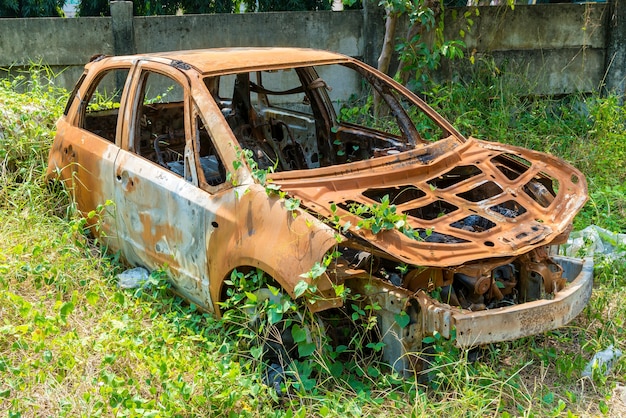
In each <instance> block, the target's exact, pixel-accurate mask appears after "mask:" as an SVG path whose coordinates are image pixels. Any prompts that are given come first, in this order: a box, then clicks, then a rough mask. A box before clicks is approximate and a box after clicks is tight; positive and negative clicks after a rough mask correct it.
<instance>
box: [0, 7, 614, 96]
mask: <svg viewBox="0 0 626 418" xmlns="http://www.w3.org/2000/svg"><path fill="white" fill-rule="evenodd" d="M114 5H115V7H112V14H113V17H101V18H72V19H63V18H35V19H0V68H7V67H10V66H13V67H14V68H17V67H20V66H28V64H29V63H30V62H32V61H34V62H39V61H41V62H44V63H47V64H48V65H50V66H52V68H53V69H54V70H56V71H60V70H62V69H65V68H67V69H66V70H65V71H64V73H63V74H62V76H61V78H60V83H61V84H62V85H64V86H65V87H68V88H69V87H71V86H72V85H73V82H74V80H75V79H76V78H77V77H78V75H79V74H80V72H81V71H82V65H83V64H84V63H85V62H86V61H87V60H88V59H89V57H90V56H91V55H93V54H96V53H105V54H118V55H119V54H127V53H135V52H154V51H165V50H175V49H191V48H208V47H218V46H302V47H313V48H321V49H328V50H332V51H338V52H341V53H344V54H347V55H351V56H355V57H359V58H361V59H363V60H364V61H365V62H367V63H369V64H374V65H375V63H376V58H377V55H378V53H379V51H380V45H381V42H382V36H383V33H384V19H383V17H384V16H383V14H382V11H381V10H380V8H379V7H376V6H375V5H374V3H368V5H367V6H366V8H365V10H358V11H343V12H331V11H327V12H326V11H324V12H282V13H249V14H219V15H186V16H152V17H134V18H133V17H132V15H131V13H132V9H131V7H130V3H129V2H115V3H114ZM609 9H610V7H609V5H607V4H598V3H589V4H542V5H533V6H524V5H516V6H515V9H514V10H511V9H510V8H506V7H480V8H479V12H480V13H479V15H478V16H475V15H473V16H472V19H473V20H474V25H473V27H472V29H471V32H469V33H468V35H467V36H466V39H465V42H466V44H467V47H468V51H467V53H466V57H467V56H469V55H471V54H472V53H473V54H474V56H475V57H477V58H480V57H481V56H484V55H485V54H489V55H490V56H493V57H494V59H495V60H496V63H497V64H498V65H500V66H505V68H507V69H508V70H513V71H515V72H516V73H517V74H521V73H524V74H528V75H529V76H530V77H531V78H532V77H534V79H535V80H536V82H535V86H534V91H535V92H537V93H569V92H573V91H593V90H596V89H598V87H599V86H600V85H601V84H602V81H603V80H604V79H605V76H606V71H605V68H607V66H608V64H607V62H608V61H609V60H608V59H607V48H608V47H607V39H609V40H610V39H611V36H609V35H610V33H609V23H610V19H609V15H610V14H611V13H610V12H609ZM466 10H470V9H466V8H459V9H454V10H453V9H448V10H447V11H446V13H447V15H446V33H447V37H448V38H449V39H456V38H458V33H459V30H460V29H461V28H463V27H464V25H465V23H464V21H463V19H454V18H453V15H458V16H462V15H463V12H465V11H466ZM472 10H473V9H472ZM625 23H626V22H625ZM621 27H622V28H626V25H625V24H622V25H621ZM612 30H614V29H612ZM620 45H622V46H619V45H618V49H619V48H622V49H624V48H626V46H624V45H623V43H622V44H620ZM614 46H615V45H614ZM472 51H473V52H472ZM617 64H620V63H617ZM613 67H614V68H621V67H622V65H616V63H613ZM469 69H471V64H469V62H468V61H467V59H465V60H463V61H462V62H459V63H457V64H455V65H454V66H448V67H446V68H444V70H443V71H442V73H441V76H442V77H453V76H456V75H458V74H461V75H463V74H464V73H467V72H468V70H469Z"/></svg>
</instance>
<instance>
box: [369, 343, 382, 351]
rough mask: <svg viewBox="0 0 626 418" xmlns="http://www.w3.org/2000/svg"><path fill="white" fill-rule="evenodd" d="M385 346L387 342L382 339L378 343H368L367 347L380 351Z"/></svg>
mask: <svg viewBox="0 0 626 418" xmlns="http://www.w3.org/2000/svg"><path fill="white" fill-rule="evenodd" d="M384 347H385V343H384V342H382V341H379V342H377V343H368V344H367V348H371V349H372V350H374V351H375V352H379V351H380V350H382V349H383V348H384Z"/></svg>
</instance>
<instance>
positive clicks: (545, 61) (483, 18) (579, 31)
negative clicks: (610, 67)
mask: <svg viewBox="0 0 626 418" xmlns="http://www.w3.org/2000/svg"><path fill="white" fill-rule="evenodd" d="M459 14H460V13H459ZM609 14H610V13H609V5H608V4H606V3H586V4H543V5H516V6H515V9H514V10H511V9H510V8H500V7H481V8H480V14H479V16H474V15H473V16H472V19H473V20H474V25H473V26H472V28H471V32H469V34H468V35H467V36H466V38H465V43H466V45H467V52H468V54H470V55H471V54H472V51H475V52H474V57H475V59H476V60H480V58H481V57H484V56H485V55H486V54H488V55H489V56H490V57H493V59H494V61H495V63H496V64H497V65H498V66H499V67H500V68H504V69H505V70H506V71H507V72H508V73H510V74H513V75H515V76H517V75H522V76H523V78H525V79H527V80H528V81H529V82H530V83H531V85H532V87H533V89H534V92H537V93H551V94H561V93H571V92H575V91H584V92H589V91H595V90H598V89H599V88H601V87H602V84H603V81H604V78H605V75H606V74H605V66H606V56H607V54H606V50H607V28H608V17H609ZM463 25H464V19H462V18H460V19H453V18H452V13H451V12H448V16H446V33H447V36H448V37H450V38H451V39H454V35H455V34H457V33H458V32H459V30H461V29H462V28H463ZM469 70H471V68H468V63H467V62H465V63H463V64H461V65H456V66H454V67H453V68H452V69H448V71H452V72H456V73H461V74H463V73H464V72H468V71H469Z"/></svg>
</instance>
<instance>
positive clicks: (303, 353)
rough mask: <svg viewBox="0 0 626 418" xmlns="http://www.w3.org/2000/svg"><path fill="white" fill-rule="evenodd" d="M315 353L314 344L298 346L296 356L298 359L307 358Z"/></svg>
mask: <svg viewBox="0 0 626 418" xmlns="http://www.w3.org/2000/svg"><path fill="white" fill-rule="evenodd" d="M313 352H315V343H300V344H298V354H299V355H300V357H308V356H310V355H311V354H313Z"/></svg>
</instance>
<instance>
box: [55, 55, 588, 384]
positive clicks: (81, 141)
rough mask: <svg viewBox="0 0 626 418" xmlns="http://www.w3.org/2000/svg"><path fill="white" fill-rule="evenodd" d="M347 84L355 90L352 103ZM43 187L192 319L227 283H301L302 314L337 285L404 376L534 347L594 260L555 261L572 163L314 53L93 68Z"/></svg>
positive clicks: (329, 303)
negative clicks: (65, 197)
mask: <svg viewBox="0 0 626 418" xmlns="http://www.w3.org/2000/svg"><path fill="white" fill-rule="evenodd" d="M344 71H345V73H344ZM320 74H323V75H324V77H322V76H320ZM353 76H354V79H352V78H350V77H353ZM328 80H331V81H332V83H330V84H332V88H331V85H329V81H328ZM355 80H356V81H355ZM285 83H286V84H287V85H288V87H289V88H286V87H283V84H285ZM346 85H348V86H349V87H355V88H356V90H358V91H359V93H360V97H359V98H358V100H357V101H354V103H352V104H353V105H352V106H350V105H349V102H350V100H353V99H354V98H353V97H351V96H350V94H349V93H350V88H346ZM277 86H278V87H277ZM363 86H365V87H363ZM279 87H280V88H279ZM333 89H334V90H333ZM359 89H362V90H359ZM368 89H369V90H368ZM229 91H230V92H232V95H230V94H229ZM225 92H226V93H225ZM331 95H332V97H331ZM252 97H254V98H255V100H253V99H252ZM381 106H382V107H381ZM363 121H366V123H362V122H363ZM416 123H419V126H418V125H416ZM47 177H48V178H49V179H53V178H57V179H60V180H61V181H63V182H64V183H65V184H66V186H67V187H68V188H69V189H70V190H71V192H72V194H73V197H74V199H75V201H76V204H77V207H78V209H79V211H80V212H81V213H82V214H83V215H84V216H85V217H86V218H87V220H88V223H89V225H90V226H91V227H92V230H93V232H94V234H96V235H99V237H100V240H101V242H102V243H104V245H106V247H107V248H108V249H109V251H112V252H116V251H119V252H120V254H121V255H122V257H123V258H124V260H126V261H127V262H128V263H129V264H130V265H133V266H143V267H146V268H147V269H149V270H155V269H159V268H162V267H163V266H167V269H168V271H169V278H170V280H171V282H172V285H173V289H174V291H176V292H177V293H179V294H181V295H182V296H184V297H185V298H187V299H188V300H190V301H191V302H193V303H194V304H196V305H197V306H199V307H200V308H202V309H204V310H206V311H209V312H215V313H216V314H217V315H220V308H219V306H220V305H219V304H220V303H221V302H224V300H225V299H226V293H227V292H226V289H227V287H228V284H227V283H228V282H227V281H228V279H229V277H230V276H231V274H232V273H233V272H234V271H237V270H239V271H241V270H243V271H246V270H250V269H258V270H260V271H263V272H264V273H265V274H266V275H267V276H269V277H271V278H272V279H273V280H274V281H275V282H276V283H277V284H278V285H279V286H280V288H282V291H283V292H286V293H287V294H289V295H290V296H292V297H297V296H301V294H302V293H303V292H301V291H299V286H300V285H301V284H302V283H303V282H304V283H306V285H307V291H306V292H304V293H305V295H304V296H302V297H303V298H305V299H306V301H307V306H308V308H309V309H310V310H311V311H312V312H323V311H327V310H331V309H337V308H340V307H342V306H343V304H344V300H343V298H342V297H341V295H340V294H339V292H338V291H337V289H338V288H339V287H340V286H342V287H344V286H345V287H346V288H350V289H351V291H352V292H353V293H358V294H360V295H361V296H363V297H364V299H363V300H364V301H365V302H364V303H370V304H371V303H376V304H377V306H378V307H379V308H380V309H379V310H377V311H376V316H377V319H378V326H379V330H380V335H381V339H382V341H383V342H384V343H385V349H384V358H385V360H386V361H388V362H389V363H391V364H393V365H394V367H395V368H396V370H398V371H401V372H405V371H412V370H415V368H417V367H418V366H416V364H415V361H414V360H415V359H416V358H417V357H416V356H412V355H410V354H412V353H419V352H420V351H421V350H422V349H423V343H422V341H423V339H424V337H426V336H428V335H432V334H433V333H435V332H438V333H440V334H441V335H442V336H443V337H445V338H450V337H451V336H453V335H454V333H455V332H456V337H455V342H456V344H457V345H458V346H461V347H471V346H477V345H482V344H488V343H493V342H499V341H506V340H512V339H516V338H520V337H523V336H527V335H534V334H537V333H541V332H543V331H546V330H551V329H555V328H557V327H560V326H562V325H564V324H566V323H568V322H569V321H571V320H572V319H573V318H574V317H575V316H576V315H577V314H578V313H580V311H581V310H582V309H583V308H584V306H585V305H586V303H587V301H588V300H589V297H590V294H591V289H592V284H593V262H592V260H591V259H589V258H587V259H575V258H569V257H562V256H558V255H555V253H554V251H555V250H554V249H555V248H556V247H555V246H556V245H558V244H562V243H564V242H565V239H566V238H567V236H568V234H569V231H570V230H571V225H572V220H573V218H574V216H575V215H576V213H577V212H578V211H579V210H580V208H582V206H583V205H584V203H585V202H586V200H587V186H586V182H585V178H584V176H583V175H582V174H581V173H580V172H579V171H578V170H576V169H575V168H573V167H572V166H570V165H569V164H567V163H566V162H564V161H562V160H561V159H559V158H556V157H554V156H551V155H548V154H543V153H539V152H536V151H532V150H527V149H523V148H519V147H514V146H510V145H504V144H499V143H494V142H487V141H481V140H478V139H475V138H465V137H464V136H463V135H462V134H461V133H459V132H458V131H457V130H456V129H455V128H454V127H453V126H452V125H451V124H450V123H449V122H448V121H446V120H445V119H444V118H442V117H441V116H440V115H438V114H437V113H436V112H435V111H434V110H433V109H432V108H430V107H429V106H428V105H427V104H426V103H424V102H423V101H422V100H421V99H420V98H419V97H417V96H416V95H414V94H413V93H412V92H410V91H409V90H408V89H406V88H405V87H404V86H402V85H400V84H398V83H396V82H395V81H394V80H392V79H391V78H389V77H388V76H386V75H384V74H382V73H380V72H378V71H376V70H375V69H372V68H371V67H369V66H367V65H365V64H363V63H362V62H360V61H359V60H357V59H354V58H350V57H346V56H343V55H340V54H336V53H332V52H328V51H319V50H311V49H300V48H230V49H227V48H226V49H210V50H193V51H177V52H165V53H152V54H139V55H134V56H123V57H107V56H96V57H94V59H93V60H92V61H91V62H90V63H88V64H87V65H86V66H85V71H84V73H83V75H82V76H81V78H80V80H79V81H78V83H77V84H76V87H75V89H74V91H73V92H72V94H71V96H70V98H69V100H68V104H67V107H66V109H65V111H64V114H63V116H62V117H61V118H60V119H59V121H58V123H57V134H56V137H55V139H54V143H53V145H52V148H51V150H50V155H49V164H48V169H47ZM94 214H96V215H97V216H94ZM399 318H403V319H401V320H399ZM404 318H405V319H404Z"/></svg>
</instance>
